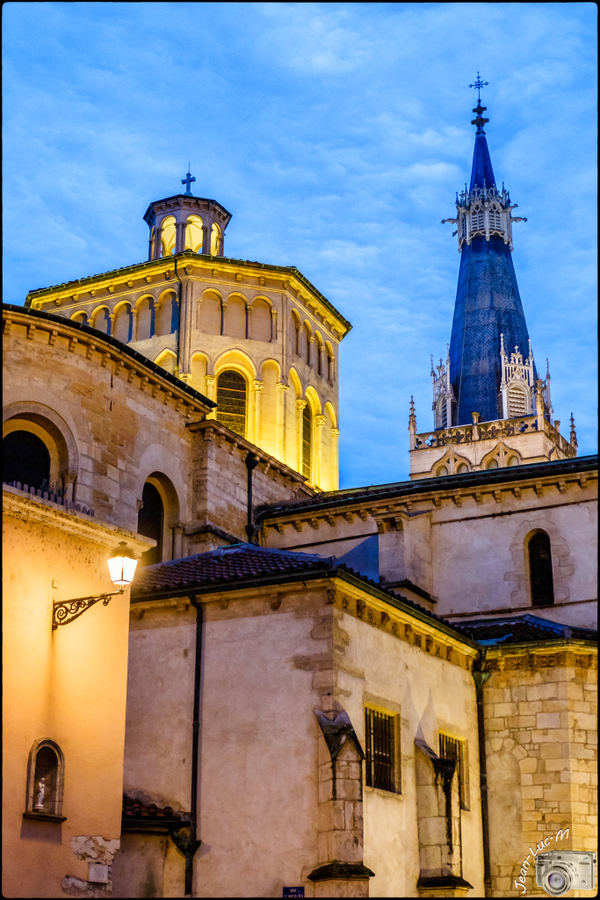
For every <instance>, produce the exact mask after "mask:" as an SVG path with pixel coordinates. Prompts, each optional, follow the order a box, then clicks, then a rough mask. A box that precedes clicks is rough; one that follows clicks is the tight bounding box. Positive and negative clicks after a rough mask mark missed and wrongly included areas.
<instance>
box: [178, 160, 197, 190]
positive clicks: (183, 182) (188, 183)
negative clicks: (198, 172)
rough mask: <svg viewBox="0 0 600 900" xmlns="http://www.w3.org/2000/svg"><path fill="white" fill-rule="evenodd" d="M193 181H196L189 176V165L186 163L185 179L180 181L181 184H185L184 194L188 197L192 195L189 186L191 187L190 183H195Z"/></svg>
mask: <svg viewBox="0 0 600 900" xmlns="http://www.w3.org/2000/svg"><path fill="white" fill-rule="evenodd" d="M195 180H196V179H195V178H194V176H193V175H190V164H189V163H188V170H187V175H186V177H185V178H182V179H181V183H182V184H185V192H186V194H189V195H190V197H191V195H192V192H191V190H190V185H191V183H192V181H195Z"/></svg>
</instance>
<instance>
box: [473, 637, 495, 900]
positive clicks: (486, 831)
mask: <svg viewBox="0 0 600 900" xmlns="http://www.w3.org/2000/svg"><path fill="white" fill-rule="evenodd" d="M484 663H485V651H484V654H483V656H482V657H480V659H479V664H480V665H481V667H482V668H483V665H484ZM489 677H490V673H489V672H482V671H479V672H476V671H475V670H473V678H474V679H475V689H476V691H477V733H478V737H479V786H480V790H481V830H482V837H483V883H484V886H485V896H486V897H491V896H492V872H491V866H490V824H489V818H488V784H487V761H486V755H485V726H484V716H483V686H484V684H485V683H486V681H487V680H488V678H489Z"/></svg>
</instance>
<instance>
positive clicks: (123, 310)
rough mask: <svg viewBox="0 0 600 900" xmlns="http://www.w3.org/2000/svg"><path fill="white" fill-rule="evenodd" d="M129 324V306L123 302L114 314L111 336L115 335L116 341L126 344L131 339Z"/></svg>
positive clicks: (130, 320)
mask: <svg viewBox="0 0 600 900" xmlns="http://www.w3.org/2000/svg"><path fill="white" fill-rule="evenodd" d="M131 325H132V316H131V308H130V307H129V305H128V304H123V306H120V307H119V309H118V310H117V312H116V314H115V321H114V327H113V337H116V339H117V340H118V341H122V342H123V343H124V344H126V343H127V342H128V341H130V340H131Z"/></svg>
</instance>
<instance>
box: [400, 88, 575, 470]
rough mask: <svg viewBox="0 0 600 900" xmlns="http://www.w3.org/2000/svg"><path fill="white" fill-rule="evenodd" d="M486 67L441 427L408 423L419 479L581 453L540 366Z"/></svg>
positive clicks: (440, 394) (436, 384)
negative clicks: (489, 107)
mask: <svg viewBox="0 0 600 900" xmlns="http://www.w3.org/2000/svg"><path fill="white" fill-rule="evenodd" d="M486 83H487V82H483V81H481V79H480V77H479V73H478V75H477V80H476V82H475V84H473V85H470V86H471V87H476V88H477V90H478V98H477V99H478V102H477V106H476V107H475V109H474V110H473V112H474V113H475V114H476V118H475V119H474V120H473V121H472V124H473V125H475V126H476V128H477V131H476V134H475V148H474V151H473V164H472V167H471V182H470V185H469V187H468V188H467V185H466V184H465V189H464V191H462V193H461V194H460V195H458V194H457V196H456V213H457V214H456V218H452V219H443V220H442V223H444V222H452V223H454V224H455V225H456V226H457V227H456V231H455V232H454V234H455V235H458V252H459V253H460V268H459V275H458V287H457V291H456V302H455V306H454V319H453V322H452V335H451V339H450V344H449V346H448V351H447V356H446V363H445V365H444V363H443V362H442V360H441V359H440V364H439V366H437V367H436V368H435V369H434V367H433V359H432V367H431V375H432V379H433V413H434V431H433V432H429V433H426V434H417V426H416V416H415V412H414V406H413V405H412V404H411V414H410V419H409V432H410V453H411V478H426V477H431V476H432V475H433V476H435V475H453V474H462V473H466V472H470V471H473V470H478V469H490V468H497V467H503V466H518V465H523V464H525V463H533V462H542V461H544V460H549V459H565V458H567V457H571V456H575V455H576V452H577V451H576V447H577V439H576V437H575V432H574V428H573V427H572V431H571V441H570V442H567V441H566V440H565V439H564V438H563V437H561V435H560V433H559V431H558V427H559V425H560V422H554V423H553V421H552V406H551V402H550V371H549V368H548V369H547V372H546V380H545V381H544V380H542V379H541V378H540V377H539V374H538V372H537V370H536V367H535V362H534V359H533V353H532V350H531V341H530V339H529V333H528V331H527V323H526V321H525V313H524V311H523V305H522V303H521V297H520V295H519V288H518V285H517V278H516V274H515V269H514V266H513V261H512V250H513V236H512V226H513V223H514V222H526V221H527V220H526V219H523V218H521V217H519V216H516V217H513V216H512V215H511V212H512V210H513V209H515V208H516V205H517V204H516V203H512V202H511V199H510V195H509V193H508V191H507V190H506V189H505V187H504V184H503V185H502V190H499V189H498V188H497V186H496V178H495V175H494V170H493V168H492V161H491V158H490V152H489V149H488V145H487V139H486V134H485V131H484V128H483V126H484V125H485V124H487V123H488V122H489V119H486V118H484V117H483V113H484V112H485V111H486V107H485V106H482V105H481V97H480V90H481V88H482V87H483V86H484V84H486Z"/></svg>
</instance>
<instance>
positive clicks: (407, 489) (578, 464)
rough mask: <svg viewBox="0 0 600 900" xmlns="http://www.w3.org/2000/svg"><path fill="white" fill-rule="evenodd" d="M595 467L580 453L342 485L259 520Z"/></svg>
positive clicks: (266, 512) (269, 510) (594, 460)
mask: <svg viewBox="0 0 600 900" xmlns="http://www.w3.org/2000/svg"><path fill="white" fill-rule="evenodd" d="M597 467H598V456H597V454H594V455H592V456H580V457H576V458H574V459H561V460H552V461H549V462H540V463H528V464H527V465H523V466H511V467H509V468H500V469H485V470H484V471H481V472H468V473H466V474H464V475H447V476H444V477H435V478H419V479H416V480H415V481H396V482H393V483H391V484H372V485H368V486H365V487H357V488H345V489H343V490H340V491H322V492H321V493H319V494H316V495H315V496H314V497H313V498H311V499H310V500H292V501H290V502H289V503H278V504H277V505H275V504H273V505H272V506H264V507H262V508H261V509H260V511H259V515H258V520H259V521H264V520H265V519H271V518H274V517H275V516H283V515H288V516H289V515H290V514H291V513H293V512H302V510H304V509H307V510H312V509H318V508H320V507H323V508H328V509H329V508H332V507H342V506H346V505H348V504H350V503H360V502H362V503H367V502H368V501H369V500H370V499H373V500H384V499H386V498H388V497H389V498H390V499H392V498H396V497H402V496H409V495H411V494H427V493H430V492H431V491H452V490H459V489H461V488H466V489H468V488H470V487H475V486H480V485H485V484H499V483H502V482H504V481H510V482H514V481H525V480H528V479H531V478H544V477H548V476H553V475H561V476H565V475H571V474H576V473H577V472H584V471H593V470H594V469H596V468H597Z"/></svg>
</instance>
